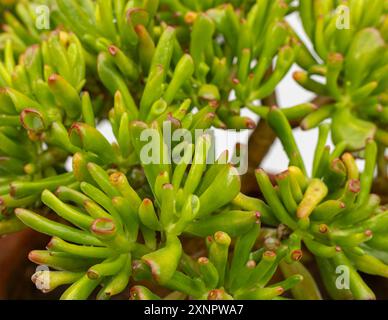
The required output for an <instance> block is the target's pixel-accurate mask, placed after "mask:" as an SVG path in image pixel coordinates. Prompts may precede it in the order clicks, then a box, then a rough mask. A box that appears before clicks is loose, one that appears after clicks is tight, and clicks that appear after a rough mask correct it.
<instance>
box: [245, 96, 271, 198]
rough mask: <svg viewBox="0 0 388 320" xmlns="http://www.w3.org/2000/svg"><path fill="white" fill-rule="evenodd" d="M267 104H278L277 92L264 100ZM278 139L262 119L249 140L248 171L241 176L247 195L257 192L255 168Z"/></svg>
mask: <svg viewBox="0 0 388 320" xmlns="http://www.w3.org/2000/svg"><path fill="white" fill-rule="evenodd" d="M263 104H264V105H266V106H274V105H277V98H276V93H273V94H272V95H271V96H269V97H268V98H266V99H264V100H263ZM275 139H276V134H275V132H274V131H273V130H272V129H271V128H270V126H269V125H268V124H267V122H266V121H265V120H263V119H260V121H259V123H258V124H257V127H256V129H255V130H254V131H253V133H252V135H251V136H250V137H249V142H248V172H247V173H246V174H245V175H243V176H242V177H241V178H242V180H241V185H242V189H241V191H242V192H243V193H245V194H247V195H253V194H257V191H258V188H257V182H256V178H255V170H256V169H257V167H258V166H259V165H260V164H261V162H262V161H263V159H264V158H265V156H266V155H267V153H268V152H269V150H270V149H271V146H272V145H273V143H274V141H275Z"/></svg>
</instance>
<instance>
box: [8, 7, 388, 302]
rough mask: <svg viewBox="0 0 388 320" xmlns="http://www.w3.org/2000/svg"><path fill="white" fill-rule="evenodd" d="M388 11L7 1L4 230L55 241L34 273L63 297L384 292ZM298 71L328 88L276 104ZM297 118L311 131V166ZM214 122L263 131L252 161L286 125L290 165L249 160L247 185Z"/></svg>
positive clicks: (310, 86) (36, 256)
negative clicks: (373, 280) (372, 280)
mask: <svg viewBox="0 0 388 320" xmlns="http://www.w3.org/2000/svg"><path fill="white" fill-rule="evenodd" d="M294 13H298V14H299V16H300V18H301V21H302V24H303V28H304V30H305V32H306V35H307V37H308V39H309V40H311V45H310V44H309V43H307V42H305V40H302V39H301V37H300V36H299V34H298V33H297V32H296V31H295V30H294V28H293V26H292V25H291V24H290V23H289V19H288V18H289V15H290V14H294ZM47 14H48V16H46V15H47ZM387 14H388V2H387V1H386V0H374V1H365V0H349V1H344V0H343V1H342V0H338V1H335V0H330V1H328V0H325V1H323V0H313V1H311V0H299V1H291V0H275V1H269V0H233V1H220V0H203V1H193V0H160V1H158V0H131V1H127V0H119V1H113V0H97V1H92V0H82V1H75V0H30V1H27V0H22V1H17V2H15V1H1V0H0V15H1V18H0V21H1V23H2V24H3V31H2V32H1V33H0V235H1V236H7V235H8V234H11V233H17V232H18V231H20V230H22V229H25V228H31V229H34V230H36V231H37V232H39V233H42V234H46V235H48V236H50V237H52V238H51V240H50V242H49V243H48V245H47V248H46V250H33V251H32V252H30V254H29V259H30V260H31V261H32V262H34V263H36V264H37V265H39V266H38V268H37V270H36V272H35V274H34V275H33V276H32V281H33V282H34V283H35V284H36V286H37V288H38V289H40V290H41V291H43V292H45V293H47V292H51V291H53V290H55V289H56V288H58V287H66V289H65V291H64V292H63V294H62V296H61V298H62V299H88V298H94V297H96V298H97V299H110V298H118V297H124V296H125V295H126V296H129V295H130V298H131V299H133V300H150V299H151V300H153V299H200V300H204V299H208V300H230V299H235V300H241V299H254V300H257V299H275V300H279V299H290V298H294V299H301V300H302V299H311V300H317V299H323V298H325V297H326V296H330V297H331V298H332V299H375V298H376V294H375V292H374V288H372V286H371V285H369V282H368V284H367V282H366V281H365V278H364V276H363V274H365V273H366V274H370V275H373V276H378V277H383V278H387V277H388V254H387V252H388V236H387V232H386V229H387V221H388V220H387V219H388V215H387V208H386V206H385V204H386V194H387V192H386V190H388V187H387V186H388V173H387V168H388V166H387V161H388V160H387V159H386V157H385V153H386V147H387V146H388V142H387V141H388V140H387V132H388V131H387V130H388V129H387V120H386V118H387V117H386V115H385V114H386V109H387V108H388V104H387V103H388V102H387V101H388V98H387V97H388V91H387V88H388V78H387V74H388V73H387V63H388V55H387V53H388V50H387V40H388V39H387V26H388V19H387ZM39 19H46V20H44V21H43V20H42V21H41V22H45V23H46V25H45V26H44V27H42V28H40V27H39V26H38V25H37V23H38V22H39V21H40V20H39ZM47 19H48V20H47ZM38 20H39V21H38ZM294 64H297V65H299V67H300V68H302V71H297V72H296V73H294V80H295V81H296V82H297V83H298V84H299V85H301V86H302V87H304V88H305V89H307V90H308V91H309V92H312V93H314V94H315V95H316V96H317V97H316V99H314V101H306V102H304V103H301V104H298V105H295V106H289V107H287V108H279V107H277V106H276V105H277V101H276V89H277V88H278V85H279V84H280V82H281V81H282V80H283V79H284V78H285V77H286V74H287V73H288V72H289V71H290V70H291V67H292V66H293V65H294ZM387 110H388V109H387ZM248 111H250V112H253V113H254V114H256V115H258V116H259V117H260V123H259V125H258V126H257V128H256V122H255V121H253V120H252V119H251V118H250V117H249V112H248ZM387 119H388V118H387ZM327 120H330V121H327ZM101 123H104V124H107V126H108V127H109V130H111V131H112V133H113V141H112V139H108V138H107V137H106V136H105V135H104V133H105V132H103V131H102V130H101V128H100V126H99V125H100V124H101ZM263 124H264V125H263ZM265 126H267V127H266V128H265ZM293 127H301V128H302V129H304V130H307V129H312V128H318V131H319V137H318V142H317V147H316V150H315V153H314V161H313V166H312V172H311V173H308V172H307V170H306V167H307V166H306V164H305V162H304V160H303V158H302V156H301V153H300V151H299V148H298V145H297V141H295V138H294V136H293V132H292V128H293ZM212 128H217V129H225V130H226V129H237V130H242V129H255V132H254V134H253V138H254V139H255V141H254V143H252V144H250V146H251V148H250V149H249V150H248V151H249V152H250V153H251V154H255V153H259V152H261V149H260V145H258V144H257V139H259V140H260V139H261V140H263V141H264V143H267V144H268V141H269V142H271V141H273V139H274V138H275V136H276V137H278V138H279V139H280V141H281V143H282V145H283V147H284V150H285V152H286V154H287V156H288V158H289V166H288V169H287V170H286V171H284V172H281V173H280V174H276V175H274V174H272V173H271V172H267V171H265V170H264V169H257V170H256V172H255V178H256V179H257V182H258V186H259V188H257V190H256V192H255V193H253V194H251V193H249V195H248V193H247V194H244V193H243V192H242V184H243V183H244V180H241V177H240V171H239V170H238V165H239V164H240V163H239V161H241V159H240V158H239V156H240V155H241V154H242V153H243V152H245V151H244V150H245V149H243V148H242V146H241V145H237V146H236V150H235V151H234V153H232V154H229V152H228V151H225V152H223V153H221V154H220V155H217V156H216V152H215V149H216V148H215V144H216V142H217V135H214V134H213V131H212ZM330 133H331V138H332V141H333V142H334V145H335V146H334V149H333V150H330V148H329V147H327V146H326V144H327V143H328V141H329V134H330ZM252 146H253V147H252ZM259 149H260V150H259ZM264 149H268V148H264ZM263 156H264V155H260V157H259V158H260V159H262V158H263ZM251 160H252V159H250V163H249V167H250V166H252V163H251V162H252V161H251ZM359 160H361V161H362V162H364V167H363V168H362V169H361V167H360V166H359V165H358V164H359ZM69 163H71V166H70V167H69ZM253 165H254V166H255V167H258V166H260V163H256V162H255V163H254V164H253ZM375 171H377V174H376V172H375ZM252 172H253V170H252ZM249 174H250V171H249V172H248V175H249ZM241 181H243V182H241ZM258 191H260V192H258ZM15 236H17V234H16V235H15ZM1 246H2V242H1V240H0V247H1ZM0 259H1V257H0ZM311 265H313V267H311ZM314 266H316V267H317V268H318V270H319V274H318V273H317V272H315V271H314ZM339 271H340V272H341V271H343V272H347V273H346V274H347V275H348V280H349V286H346V283H339V281H340V280H341V279H339V275H338V272H339ZM344 276H345V275H344ZM379 279H380V278H379ZM345 282H346V281H345ZM322 283H323V284H324V286H322V285H321V284H322ZM0 285H1V284H0ZM323 287H324V288H323ZM129 288H131V289H129Z"/></svg>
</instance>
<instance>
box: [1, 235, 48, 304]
mask: <svg viewBox="0 0 388 320" xmlns="http://www.w3.org/2000/svg"><path fill="white" fill-rule="evenodd" d="M47 242H48V237H47V236H45V235H42V234H39V233H37V232H35V231H33V230H31V229H25V230H23V231H20V232H18V233H14V234H11V235H7V236H4V237H2V238H1V239H0V299H33V298H39V296H40V293H39V291H38V290H36V289H35V288H34V285H33V284H32V282H31V279H30V277H31V275H32V274H33V273H34V270H35V265H34V264H32V263H31V262H30V261H29V260H28V259H27V256H28V253H29V252H30V251H31V250H33V249H39V248H44V247H45V245H46V243H47Z"/></svg>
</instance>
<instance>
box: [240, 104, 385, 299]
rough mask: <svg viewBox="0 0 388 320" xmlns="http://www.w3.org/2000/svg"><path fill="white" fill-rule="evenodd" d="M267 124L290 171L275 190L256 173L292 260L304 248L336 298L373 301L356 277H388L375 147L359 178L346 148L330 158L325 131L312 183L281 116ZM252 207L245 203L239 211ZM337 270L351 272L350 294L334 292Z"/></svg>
mask: <svg viewBox="0 0 388 320" xmlns="http://www.w3.org/2000/svg"><path fill="white" fill-rule="evenodd" d="M267 120H268V122H269V124H270V125H271V126H272V128H273V129H274V130H275V131H276V133H277V135H278V136H279V138H280V140H281V141H282V144H283V147H284V149H285V151H286V153H287V155H288V156H289V159H290V167H289V168H288V170H286V171H284V172H282V173H280V174H278V175H276V176H275V181H276V186H275V187H274V186H273V185H272V183H271V180H270V178H269V176H268V175H267V174H266V173H265V171H264V170H262V169H258V170H257V171H256V178H257V181H258V184H259V187H260V190H261V192H262V194H263V197H264V199H265V201H266V204H267V205H268V207H269V209H270V212H271V213H272V215H273V217H272V218H273V219H276V220H277V221H278V223H281V224H283V225H285V226H286V227H287V230H286V231H285V232H284V233H285V234H284V240H283V241H284V243H287V244H288V245H289V246H290V248H293V250H291V251H290V258H292V257H293V256H294V255H299V254H300V250H301V244H302V243H303V244H304V245H305V246H306V248H307V249H308V250H309V251H310V252H311V253H312V254H314V256H316V259H317V261H318V265H319V266H320V268H321V274H322V277H323V279H324V281H325V284H326V285H327V289H328V291H329V293H330V294H331V296H332V298H336V299H344V298H355V299H374V294H373V292H372V291H371V290H370V288H368V286H367V285H366V284H365V283H364V282H363V280H362V278H361V276H360V275H359V274H358V273H357V271H361V272H365V273H369V274H375V275H379V276H383V277H387V276H388V273H387V271H388V265H387V264H386V263H387V260H386V259H385V258H384V255H383V254H382V252H381V251H380V250H384V249H383V248H384V245H383V242H381V240H382V238H383V237H384V233H385V231H384V229H385V225H386V220H387V217H388V216H387V212H386V210H385V208H384V207H381V206H380V198H379V197H378V196H377V195H374V194H370V190H371V185H372V182H373V174H374V170H375V163H376V157H377V146H376V143H375V142H374V141H373V140H369V141H367V143H366V148H365V151H364V156H363V157H364V159H365V168H364V171H363V172H362V173H361V174H360V173H359V170H358V167H357V165H356V161H355V158H354V157H353V155H352V154H351V153H343V151H344V149H345V145H346V144H339V145H337V147H336V148H335V150H334V151H333V152H332V153H330V148H328V147H325V143H326V140H327V136H328V133H329V129H330V127H329V126H328V125H321V127H320V135H319V143H318V145H317V148H316V151H315V157H314V166H313V173H312V176H311V177H309V176H308V175H307V174H306V170H305V165H304V162H303V160H302V158H301V156H300V152H299V149H298V147H297V145H296V142H295V140H294V138H293V136H292V132H291V127H290V125H289V123H288V122H287V119H286V117H285V116H284V114H283V113H282V111H280V110H279V109H272V110H271V111H270V112H269V114H268V119H267ZM235 201H236V203H237V202H240V201H241V200H240V201H238V200H235ZM248 203H249V202H248V201H243V202H242V203H241V207H243V208H244V207H245V208H246V207H247V206H248ZM377 243H378V244H377ZM338 266H345V267H347V268H349V272H350V289H349V290H347V291H346V290H338V289H336V287H335V285H334V283H333V274H335V269H336V268H337V267H338Z"/></svg>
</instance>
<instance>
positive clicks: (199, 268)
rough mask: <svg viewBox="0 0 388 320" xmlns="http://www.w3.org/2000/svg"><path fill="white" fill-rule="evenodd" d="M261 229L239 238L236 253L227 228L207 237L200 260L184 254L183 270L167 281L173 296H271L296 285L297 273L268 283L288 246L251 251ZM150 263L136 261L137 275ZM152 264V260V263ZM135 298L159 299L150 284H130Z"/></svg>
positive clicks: (140, 276)
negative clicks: (271, 249)
mask: <svg viewBox="0 0 388 320" xmlns="http://www.w3.org/2000/svg"><path fill="white" fill-rule="evenodd" d="M259 233H260V225H259V224H256V225H253V226H251V229H250V230H248V232H246V233H245V234H244V235H242V236H240V237H238V238H237V240H236V243H235V247H234V252H233V255H230V254H229V247H230V244H231V238H230V237H229V236H228V234H227V233H225V232H216V233H215V234H214V236H209V237H207V238H206V245H207V248H208V251H209V256H208V258H207V257H199V258H198V259H197V260H194V259H192V258H191V257H189V256H185V257H184V258H182V265H181V270H182V271H175V273H174V275H173V276H172V277H171V278H170V280H169V281H168V282H167V283H165V286H166V287H167V288H170V289H171V290H174V292H173V293H172V294H171V295H172V296H176V297H180V298H185V297H187V296H189V297H190V298H194V299H207V300H233V299H237V300H270V299H271V300H272V299H276V298H279V299H280V298H281V295H282V294H283V293H284V292H285V291H286V290H289V289H290V288H293V287H295V286H296V285H297V284H298V283H300V282H301V281H302V280H303V276H301V275H299V274H296V275H292V276H290V277H288V278H287V279H286V280H285V281H282V282H278V283H275V284H271V285H268V286H267V284H268V282H269V281H270V279H271V278H272V276H273V275H274V273H275V272H276V270H277V266H278V264H279V262H280V261H282V259H283V257H284V256H285V255H286V251H287V250H288V248H287V247H282V248H279V249H277V251H276V252H275V251H269V250H267V251H265V250H264V249H263V248H261V249H258V250H255V251H253V252H250V250H251V249H252V247H253V246H254V244H255V242H256V240H257V238H258V236H259ZM149 264H151V263H150V261H148V260H147V259H146V260H145V262H144V261H134V266H133V270H134V278H135V279H136V280H138V281H139V280H144V279H147V278H149V275H150V273H151V272H150V270H147V265H149ZM151 267H152V264H151ZM131 299H132V300H158V299H160V297H158V296H157V295H155V294H153V293H152V292H151V291H150V290H149V289H148V288H147V287H144V286H140V285H137V286H134V287H132V288H131Z"/></svg>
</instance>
